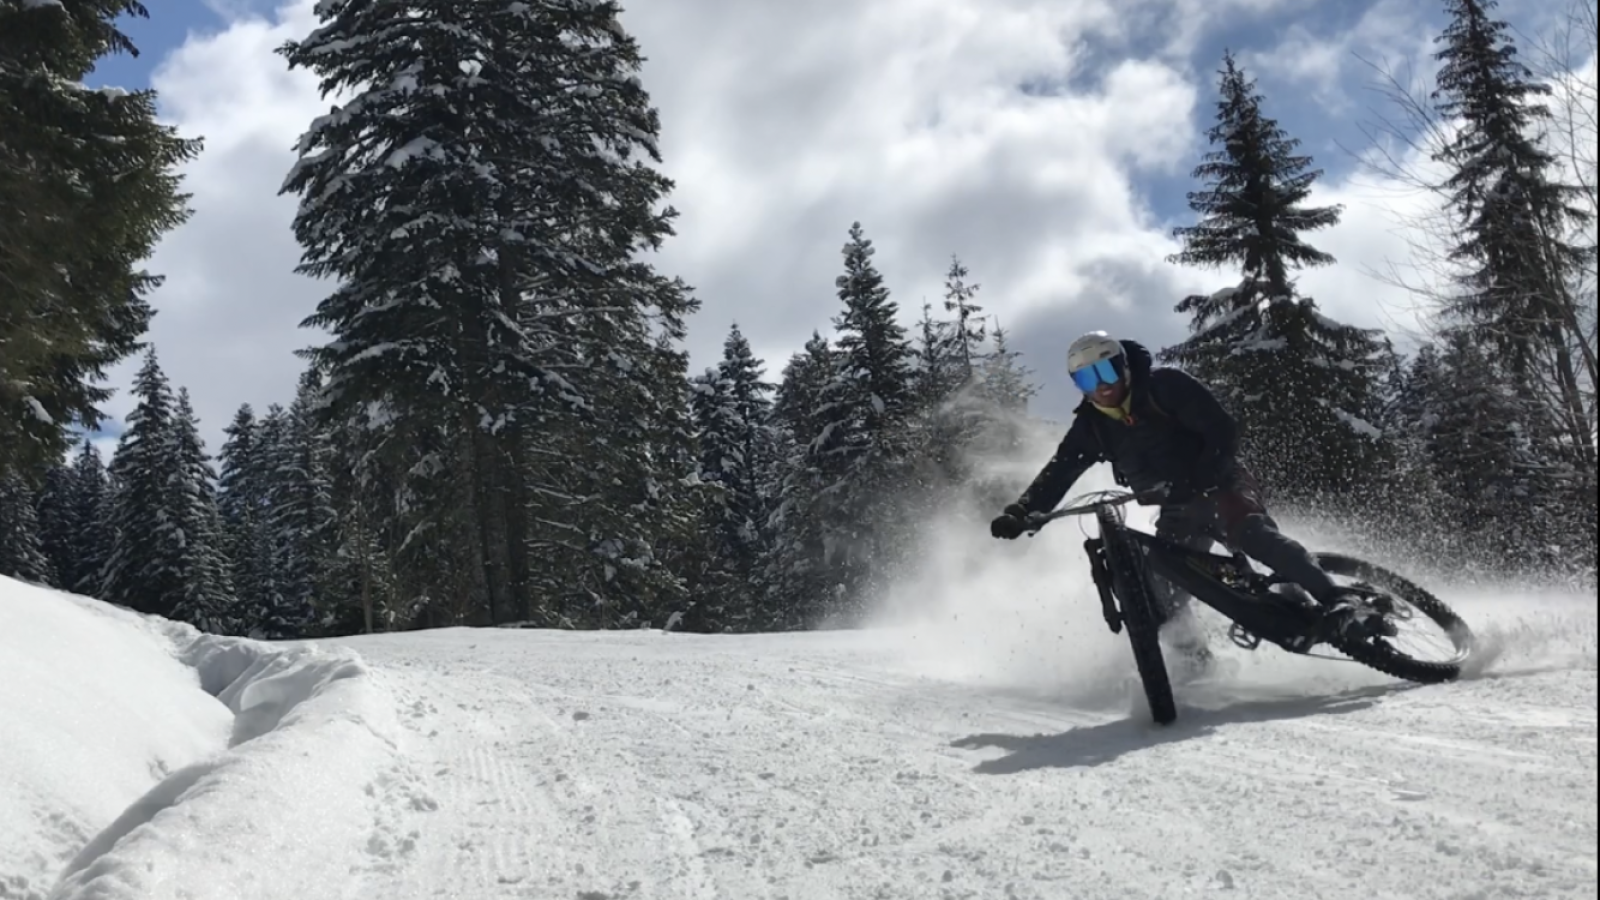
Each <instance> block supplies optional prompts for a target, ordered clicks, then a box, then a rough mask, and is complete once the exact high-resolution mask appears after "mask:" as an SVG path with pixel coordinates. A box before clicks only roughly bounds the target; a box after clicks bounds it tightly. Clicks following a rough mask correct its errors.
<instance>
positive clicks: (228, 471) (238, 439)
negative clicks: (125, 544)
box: [217, 403, 277, 628]
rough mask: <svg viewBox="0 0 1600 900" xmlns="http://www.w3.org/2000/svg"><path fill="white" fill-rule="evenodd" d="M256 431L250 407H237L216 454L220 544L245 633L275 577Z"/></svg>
mask: <svg viewBox="0 0 1600 900" xmlns="http://www.w3.org/2000/svg"><path fill="white" fill-rule="evenodd" d="M260 431H261V429H260V428H259V427H258V423H257V422H256V417H255V410H254V409H252V408H251V406H250V404H248V403H246V404H244V405H242V406H240V407H239V410H238V411H237V412H236V413H234V417H233V421H232V422H231V423H229V424H228V426H227V427H226V428H224V429H223V433H224V434H225V435H226V439H225V440H224V441H223V443H222V449H221V451H220V452H219V454H218V466H219V472H218V487H219V489H220V493H219V495H218V497H217V510H218V512H219V514H220V515H221V516H222V534H223V541H222V545H223V550H224V552H225V553H226V555H227V558H228V562H229V566H230V568H229V576H230V579H231V580H232V582H233V590H234V597H235V598H236V604H235V608H236V610H237V611H238V615H239V617H240V622H241V627H245V628H248V627H250V623H251V622H253V620H254V617H255V615H256V614H255V613H254V612H253V611H254V610H259V609H260V608H262V607H263V606H266V605H268V604H269V603H270V602H271V600H270V598H271V597H272V596H273V592H274V581H275V580H276V575H277V573H276V571H275V566H274V564H273V563H274V560H273V555H272V543H271V540H270V537H271V533H270V531H269V529H268V527H267V525H268V522H269V518H270V514H271V507H270V505H269V504H270V497H269V495H268V489H269V487H270V485H271V475H270V472H269V471H268V470H267V468H266V460H265V458H264V456H265V454H264V453H263V449H264V445H263V443H262V441H261V434H260Z"/></svg>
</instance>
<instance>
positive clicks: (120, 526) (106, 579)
mask: <svg viewBox="0 0 1600 900" xmlns="http://www.w3.org/2000/svg"><path fill="white" fill-rule="evenodd" d="M132 394H133V396H135V397H137V398H138V402H137V403H136V404H135V406H134V408H133V410H132V411H131V412H129V413H128V417H127V430H126V431H124V432H123V433H122V438H121V440H120V441H119V442H118V444H117V450H116V453H115V454H113V455H112V457H111V467H110V472H111V476H112V478H113V479H114V481H115V490H114V493H113V496H112V502H111V523H112V527H113V529H114V534H115V537H114V540H113V543H112V545H111V552H110V554H109V555H108V556H107V559H106V563H105V568H104V570H103V571H102V573H101V589H100V593H99V594H98V596H99V597H100V598H101V599H103V600H106V601H108V602H111V603H117V604H120V605H122V606H126V607H128V608H130V609H133V610H135V611H137V612H142V613H153V614H155V615H160V616H170V615H171V614H172V612H173V610H174V609H176V608H177V606H178V604H179V603H180V602H181V601H182V600H183V598H184V597H185V596H186V595H187V593H188V585H187V583H186V580H185V579H186V578H187V577H188V572H187V571H186V570H185V567H184V565H183V561H184V556H185V550H184V547H185V543H186V541H187V538H186V536H185V535H184V533H183V521H184V515H185V513H186V509H185V507H186V502H187V500H188V498H187V496H186V490H187V484H186V481H185V478H184V475H185V472H184V470H183V468H182V463H181V462H180V461H179V457H178V446H177V442H176V440H175V438H174V431H175V428H174V424H173V421H174V418H175V416H176V409H175V406H176V401H175V398H174V397H173V395H172V390H171V388H170V387H169V385H168V382H167V377H166V375H165V374H164V373H163V372H162V371H161V367H160V364H159V362H158V361H157V359H156V353H155V351H154V350H150V351H149V352H148V353H147V354H146V356H145V361H144V365H143V366H141V367H140V369H139V371H138V373H137V374H136V375H135V376H134V381H133V388H132Z"/></svg>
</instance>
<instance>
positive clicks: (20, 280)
mask: <svg viewBox="0 0 1600 900" xmlns="http://www.w3.org/2000/svg"><path fill="white" fill-rule="evenodd" d="M147 15H148V14H147V13H146V11H145V9H144V8H143V7H142V6H141V5H140V4H139V3H137V2H134V0H54V2H44V3H41V2H25V3H21V4H18V3H4V4H0V135H4V136H5V137H4V139H3V141H0V284H4V285H5V286H6V287H5V290H3V291H0V347H4V351H3V352H0V472H4V471H7V470H10V469H14V468H21V469H26V470H29V471H36V470H39V469H42V467H43V466H45V465H48V464H49V463H51V462H53V461H56V460H59V459H61V457H62V456H63V455H64V454H65V453H66V451H67V449H68V447H69V446H70V443H71V440H72V437H71V427H72V425H73V423H74V422H75V421H76V422H81V423H82V424H83V425H84V426H85V427H87V428H89V429H94V428H96V427H98V424H99V421H100V419H101V417H102V413H101V411H100V409H99V408H98V405H99V404H100V403H103V402H104V401H105V400H106V399H107V398H108V397H109V396H110V389H109V388H107V387H106V386H105V385H104V384H103V383H100V382H102V381H103V378H104V375H105V371H106V369H107V368H109V367H110V366H111V365H112V364H114V363H116V362H118V361H119V360H121V359H123V358H125V357H126V356H128V355H129V354H131V353H132V352H134V351H135V350H136V349H137V341H138V339H139V336H140V335H141V334H143V333H144V331H145V330H146V328H147V326H148V323H149V319H150V315H151V311H150V307H149V304H148V303H147V301H146V300H145V296H146V295H147V294H148V293H149V292H150V290H152V289H153V288H154V287H155V286H156V285H157V284H159V278H157V277H156V276H154V275H151V274H149V273H148V272H145V271H143V270H142V269H140V268H139V266H140V264H141V263H142V262H143V261H144V260H145V259H147V258H148V257H149V256H150V251H151V250H152V248H153V247H154V246H155V243H156V241H157V240H158V239H159V238H160V236H161V235H162V233H164V232H166V231H168V230H170V229H172V228H174V227H176V226H177V225H179V224H180V223H182V222H183V221H184V219H185V218H187V215H188V211H187V210H186V209H185V208H184V204H185V202H186V201H187V199H188V198H187V197H186V196H184V195H182V194H180V193H179V192H178V184H179V178H178V175H177V174H176V169H177V167H178V166H179V165H180V164H181V163H183V162H184V161H186V160H188V159H191V158H193V157H194V156H195V154H196V153H197V152H198V150H199V145H198V142H196V141H191V140H186V139H183V138H180V137H178V136H177V134H176V132H175V131H174V130H173V129H172V128H170V127H168V126H165V125H161V124H160V123H159V122H158V121H157V116H156V97H155V93H154V92H153V91H149V90H142V91H135V92H131V93H130V92H127V91H122V90H115V89H109V88H106V89H98V90H96V89H90V88H88V87H86V86H85V85H84V84H83V81H84V79H85V78H86V77H87V75H88V74H89V72H90V70H91V69H93V68H94V66H95V65H96V64H97V62H98V61H99V60H101V59H102V58H103V57H105V56H107V55H108V54H111V53H114V52H136V51H135V48H134V46H133V43H132V42H131V41H130V40H129V39H128V37H127V35H126V34H124V33H123V32H122V31H121V30H120V28H119V27H118V26H119V24H120V23H119V19H120V20H123V21H125V20H126V18H127V17H140V18H143V17H146V16H147Z"/></svg>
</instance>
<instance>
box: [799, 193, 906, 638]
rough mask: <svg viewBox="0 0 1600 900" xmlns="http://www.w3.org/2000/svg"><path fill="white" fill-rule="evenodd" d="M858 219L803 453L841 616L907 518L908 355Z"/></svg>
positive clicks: (890, 553) (882, 564) (891, 560)
mask: <svg viewBox="0 0 1600 900" xmlns="http://www.w3.org/2000/svg"><path fill="white" fill-rule="evenodd" d="M874 252H875V251H874V248H873V246H872V242H871V241H870V240H868V239H867V238H866V237H865V235H864V233H863V231H862V228H861V224H860V223H859V222H857V223H853V224H852V225H851V226H850V240H849V241H848V242H846V244H845V245H844V249H843V255H844V268H845V271H844V274H842V275H840V276H839V278H838V279H837V282H836V284H837V286H838V293H839V299H840V300H841V301H843V302H844V306H845V308H844V312H843V313H842V314H841V315H839V316H838V317H837V318H836V319H835V320H834V326H835V328H836V329H837V331H838V342H837V346H838V354H839V356H838V366H837V368H836V369H835V371H834V377H833V380H832V381H830V382H829V383H828V384H827V386H826V387H825V388H824V389H823V396H822V407H821V409H820V410H819V411H818V415H819V417H820V418H821V420H822V427H821V429H820V430H819V431H818V432H817V433H815V434H814V435H813V436H812V437H811V444H810V448H809V450H810V453H811V455H812V457H813V458H814V460H815V466H816V469H817V472H818V475H819V476H820V478H821V480H822V484H823V488H822V494H821V501H822V503H821V510H820V512H821V515H822V521H823V527H824V545H825V548H826V553H827V558H828V562H829V565H830V567H831V568H832V569H833V571H834V572H835V573H836V574H837V577H838V579H839V583H840V585H841V596H840V597H839V598H838V600H840V601H842V602H843V603H844V604H846V606H845V607H842V608H840V609H839V612H841V613H844V614H846V615H849V614H850V613H851V611H852V609H853V608H854V606H855V604H857V603H858V602H859V601H860V599H861V597H862V596H863V594H864V592H865V591H866V590H867V589H868V588H869V584H868V579H869V578H870V577H871V576H872V575H873V574H874V573H886V572H887V571H888V570H889V568H890V567H891V566H893V565H894V564H895V563H896V562H897V559H896V554H897V551H898V547H897V544H896V539H897V538H899V537H900V536H901V529H903V528H904V527H905V525H906V523H905V522H904V521H903V519H902V518H901V517H900V516H899V513H900V512H902V510H903V507H902V503H903V502H904V501H905V499H906V492H907V489H908V488H909V486H910V485H909V480H908V479H907V478H906V477H905V474H906V471H905V469H906V463H907V459H908V456H909V453H908V450H909V443H910V442H909V438H910V434H909V431H908V428H907V426H908V425H909V423H910V421H911V417H912V415H913V414H914V412H915V406H914V402H915V396H914V394H913V386H914V381H913V372H912V368H911V363H912V360H913V358H914V353H913V351H912V348H911V344H910V342H909V341H908V340H907V339H906V335H905V329H904V328H903V327H901V326H900V325H899V324H898V323H897V322H896V320H895V318H896V315H897V313H898V306H897V304H895V303H894V302H893V301H892V300H890V299H889V290H888V288H886V287H885V286H884V284H883V276H882V275H880V274H879V273H878V271H877V269H876V268H875V267H874V266H873V264H872V256H873V254H874Z"/></svg>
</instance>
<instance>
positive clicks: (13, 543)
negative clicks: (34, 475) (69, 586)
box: [0, 473, 55, 585]
mask: <svg viewBox="0 0 1600 900" xmlns="http://www.w3.org/2000/svg"><path fill="white" fill-rule="evenodd" d="M0 575H4V576H6V577H8V578H17V579H20V580H22V581H31V582H33V583H34V584H40V585H50V584H53V583H54V581H55V573H53V572H52V571H51V570H50V559H49V557H47V556H45V553H44V547H43V545H42V543H41V541H40V540H39V519H38V516H37V515H35V513H34V507H33V491H31V490H29V489H28V485H27V483H26V482H24V481H23V480H22V477H21V476H19V475H17V474H15V473H8V474H4V475H0Z"/></svg>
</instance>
